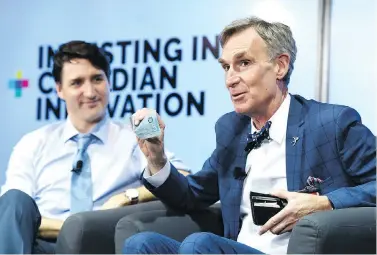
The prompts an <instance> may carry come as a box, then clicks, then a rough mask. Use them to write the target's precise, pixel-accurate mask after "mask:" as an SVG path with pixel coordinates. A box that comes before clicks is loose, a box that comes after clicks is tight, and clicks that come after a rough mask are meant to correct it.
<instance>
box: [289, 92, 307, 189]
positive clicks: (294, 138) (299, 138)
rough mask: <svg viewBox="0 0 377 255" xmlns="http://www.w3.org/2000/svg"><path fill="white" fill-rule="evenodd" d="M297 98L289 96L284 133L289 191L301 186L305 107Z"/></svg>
mask: <svg viewBox="0 0 377 255" xmlns="http://www.w3.org/2000/svg"><path fill="white" fill-rule="evenodd" d="M299 99H300V98H296V96H291V104H290V106H289V115H288V124H287V133H286V174H287V187H288V190H289V191H297V190H299V189H300V187H301V186H302V183H301V176H300V174H301V173H302V166H303V164H302V160H303V143H304V139H305V137H304V128H303V124H304V114H305V108H304V106H303V104H302V102H300V101H299Z"/></svg>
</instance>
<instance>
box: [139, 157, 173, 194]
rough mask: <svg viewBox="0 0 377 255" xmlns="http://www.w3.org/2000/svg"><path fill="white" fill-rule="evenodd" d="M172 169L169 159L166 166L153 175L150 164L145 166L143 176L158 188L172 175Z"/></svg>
mask: <svg viewBox="0 0 377 255" xmlns="http://www.w3.org/2000/svg"><path fill="white" fill-rule="evenodd" d="M170 170H171V169H170V162H169V160H167V161H166V164H165V166H164V167H163V168H162V169H161V170H160V171H158V172H157V173H155V174H154V175H152V176H151V172H150V171H149V169H148V166H147V167H145V171H144V174H143V177H144V179H145V180H147V182H149V183H150V184H151V185H153V186H154V187H155V188H158V187H160V186H161V185H162V184H163V183H164V182H165V181H166V180H167V179H168V177H169V175H170Z"/></svg>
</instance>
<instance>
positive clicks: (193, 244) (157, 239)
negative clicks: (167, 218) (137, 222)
mask: <svg viewBox="0 0 377 255" xmlns="http://www.w3.org/2000/svg"><path fill="white" fill-rule="evenodd" d="M123 254H263V253H262V252H260V251H258V250H256V249H254V248H251V247H249V246H247V245H245V244H242V243H238V242H236V241H233V240H230V239H227V238H225V237H221V236H218V235H215V234H212V233H206V232H202V233H195V234H192V235H189V236H188V237H187V238H186V239H185V240H184V241H183V242H182V243H180V242H178V241H176V240H174V239H171V238H169V237H167V236H164V235H161V234H158V233H154V232H142V233H139V234H136V235H133V236H131V237H130V238H128V239H127V240H126V241H125V243H124V247H123Z"/></svg>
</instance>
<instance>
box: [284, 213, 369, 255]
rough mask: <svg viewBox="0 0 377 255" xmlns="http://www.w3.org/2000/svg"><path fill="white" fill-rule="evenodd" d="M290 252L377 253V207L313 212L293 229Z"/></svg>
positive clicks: (289, 246)
mask: <svg viewBox="0 0 377 255" xmlns="http://www.w3.org/2000/svg"><path fill="white" fill-rule="evenodd" d="M288 253H289V254H304V253H305V254H308V253H309V254H329V253H337V254H346V253H347V254H349V253H353V254H367V253H372V254H375V253H376V208H375V207H360V208H347V209H339V210H333V211H326V212H318V213H313V214H311V215H308V216H305V217H304V218H302V219H301V220H300V221H299V222H298V223H297V225H296V226H295V227H294V228H293V231H292V236H291V238H290V241H289V245H288Z"/></svg>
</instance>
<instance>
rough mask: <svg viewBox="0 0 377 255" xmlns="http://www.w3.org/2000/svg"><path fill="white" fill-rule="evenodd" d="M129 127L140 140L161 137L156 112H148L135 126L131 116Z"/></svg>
mask: <svg viewBox="0 0 377 255" xmlns="http://www.w3.org/2000/svg"><path fill="white" fill-rule="evenodd" d="M131 125H132V129H133V130H134V132H135V134H136V136H137V137H139V138H140V139H143V140H144V139H148V138H152V137H159V136H160V135H161V129H160V125H159V124H158V119H157V113H156V111H150V112H149V113H148V114H147V115H146V116H145V117H144V119H143V120H142V121H141V122H139V124H138V125H137V126H136V125H135V121H134V119H133V116H131Z"/></svg>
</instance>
